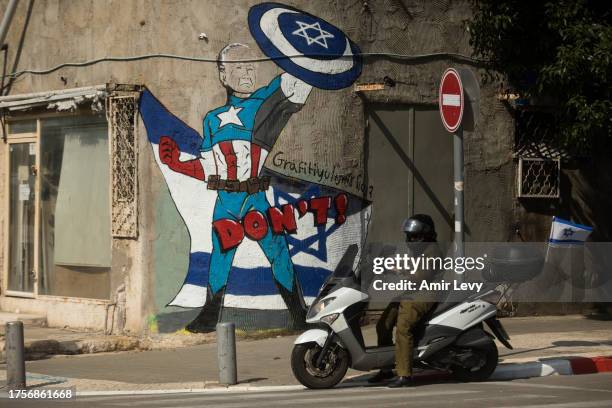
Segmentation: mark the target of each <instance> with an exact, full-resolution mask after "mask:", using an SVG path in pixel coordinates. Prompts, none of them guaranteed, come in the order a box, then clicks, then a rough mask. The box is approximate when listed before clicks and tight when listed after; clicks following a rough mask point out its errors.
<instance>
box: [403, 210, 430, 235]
mask: <svg viewBox="0 0 612 408" xmlns="http://www.w3.org/2000/svg"><path fill="white" fill-rule="evenodd" d="M402 231H404V233H405V234H406V240H407V241H426V242H434V241H435V240H436V237H437V234H436V228H435V226H434V222H433V220H432V219H431V217H430V216H429V215H427V214H415V215H413V216H412V217H410V218H407V219H405V220H404V222H403V223H402Z"/></svg>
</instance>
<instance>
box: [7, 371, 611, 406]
mask: <svg viewBox="0 0 612 408" xmlns="http://www.w3.org/2000/svg"><path fill="white" fill-rule="evenodd" d="M0 405H2V406H3V407H7V408H9V407H19V408H21V407H23V408H29V407H49V408H54V407H57V408H60V407H71V408H72V407H74V408H76V407H79V408H80V407H83V408H92V407H109V408H112V407H117V408H120V407H147V408H149V407H151V408H164V407H168V408H170V407H173V408H174V407H184V408H187V407H189V408H191V407H194V408H195V407H209V406H214V407H219V408H238V407H249V408H257V407H266V408H271V407H284V406H291V407H308V406H323V407H326V406H350V407H351V408H359V407H372V406H376V407H381V408H382V407H447V406H449V405H450V406H452V407H453V408H467V407H469V408H473V407H478V408H488V407H491V408H492V407H495V408H507V407H522V408H545V407H546V408H597V407H612V373H607V374H592V375H578V376H552V377H540V378H533V379H529V380H515V381H506V382H484V383H469V384H462V383H435V384H422V385H418V386H415V387H411V388H402V389H388V388H384V387H368V386H364V385H352V386H350V387H343V388H336V389H332V390H316V391H314V390H305V389H295V388H292V389H289V390H287V391H274V392H269V391H266V392H231V393H229V392H219V393H176V394H161V395H160V394H157V395H142V394H141V395H131V396H130V395H106V396H83V397H77V398H76V399H75V400H72V401H62V402H51V401H48V400H47V401H26V400H20V401H14V400H7V399H0Z"/></svg>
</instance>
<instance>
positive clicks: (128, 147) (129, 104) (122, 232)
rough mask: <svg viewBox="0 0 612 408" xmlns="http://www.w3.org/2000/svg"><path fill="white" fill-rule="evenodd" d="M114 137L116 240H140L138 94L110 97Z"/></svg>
mask: <svg viewBox="0 0 612 408" xmlns="http://www.w3.org/2000/svg"><path fill="white" fill-rule="evenodd" d="M107 106H108V111H107V112H108V123H109V127H110V136H111V189H112V199H111V200H112V217H111V228H112V234H113V237H115V238H133V239H136V238H138V138H137V134H136V118H137V114H138V93H135V92H126V93H122V94H119V95H112V96H109V97H108V105H107Z"/></svg>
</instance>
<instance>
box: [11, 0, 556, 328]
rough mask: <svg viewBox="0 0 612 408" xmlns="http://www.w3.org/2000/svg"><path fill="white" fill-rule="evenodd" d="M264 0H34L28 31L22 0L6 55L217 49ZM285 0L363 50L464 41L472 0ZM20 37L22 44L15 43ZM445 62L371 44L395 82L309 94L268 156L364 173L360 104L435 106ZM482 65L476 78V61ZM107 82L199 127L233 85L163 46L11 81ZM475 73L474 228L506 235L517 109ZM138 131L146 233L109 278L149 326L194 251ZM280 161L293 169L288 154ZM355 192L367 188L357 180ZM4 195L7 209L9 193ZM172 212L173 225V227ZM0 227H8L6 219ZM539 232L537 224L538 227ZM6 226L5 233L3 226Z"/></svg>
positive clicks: (431, 49) (117, 259)
mask: <svg viewBox="0 0 612 408" xmlns="http://www.w3.org/2000/svg"><path fill="white" fill-rule="evenodd" d="M257 3H258V2H257V1H242V0H209V1H206V2H203V1H201V0H165V1H156V0H131V1H125V0H114V1H96V0H82V1H78V2H75V1H69V0H36V1H35V2H33V8H32V10H31V17H30V20H29V25H28V26H27V29H26V30H25V32H24V31H23V29H24V23H25V16H26V11H27V8H28V4H29V2H28V1H22V2H20V4H19V7H18V9H17V12H16V14H15V18H14V20H13V23H12V26H11V28H10V30H9V35H8V38H7V42H8V43H9V50H8V58H9V64H8V65H9V68H10V67H12V66H13V64H14V63H15V60H16V57H17V56H19V58H18V62H17V64H16V65H15V69H16V70H21V69H26V68H30V69H32V68H33V69H42V68H48V67H53V66H55V65H57V64H61V63H65V62H74V61H85V60H89V59H94V58H100V57H103V56H136V55H145V54H150V53H167V54H178V55H188V56H197V57H210V58H215V57H216V55H217V52H218V51H219V49H221V48H222V47H223V46H224V45H226V44H227V43H228V42H244V43H247V44H249V45H251V46H253V47H256V46H255V45H254V42H253V40H252V38H251V35H250V33H249V31H248V27H247V25H246V13H247V11H248V8H249V7H250V6H252V5H254V4H257ZM287 3H288V4H290V5H293V6H296V7H298V8H301V9H304V10H306V11H310V12H313V13H314V14H317V15H319V16H320V17H323V18H325V19H327V20H328V21H330V22H333V23H334V24H335V25H337V26H339V27H341V28H342V29H343V30H344V31H345V32H346V33H347V34H348V35H349V36H350V37H351V38H352V39H353V40H354V41H355V42H357V43H358V44H359V45H360V47H361V48H362V51H364V52H390V53H402V54H410V55H413V54H426V53H435V52H450V53H460V54H466V55H469V54H470V48H469V44H468V40H469V36H468V33H467V32H466V30H465V29H464V26H463V21H464V20H465V19H467V18H469V16H470V9H469V2H468V1H450V0H448V1H444V0H436V1H425V0H422V1H411V0H376V1H367V0H366V1H349V0H332V1H328V0H314V1H305V0H304V1H287ZM6 4H7V0H2V1H0V10H1V9H4V6H5V5H6ZM201 32H204V33H206V35H207V37H208V41H204V40H199V39H198V35H199V33H201ZM23 33H25V34H24V35H22V34H23ZM20 41H22V49H21V51H20V52H18V49H17V48H18V44H19V43H20ZM449 65H453V66H466V67H468V68H473V67H470V66H468V65H464V64H460V63H457V62H455V61H449V60H443V59H439V58H434V59H430V60H426V61H420V62H418V63H403V62H402V61H400V60H395V59H388V58H368V59H367V60H366V63H365V66H364V71H363V74H362V76H361V78H360V80H359V81H360V82H381V81H382V80H383V78H384V77H385V76H388V77H390V78H392V79H393V80H395V81H396V83H397V85H396V86H395V87H394V88H387V89H385V90H384V91H380V92H369V93H366V94H364V95H362V96H358V95H356V94H355V93H354V92H352V91H351V90H348V89H347V90H343V91H339V92H324V91H321V90H317V89H315V90H314V91H313V93H312V95H311V96H310V98H311V99H310V100H309V103H308V104H307V105H306V107H305V108H304V109H303V110H302V111H300V112H299V113H297V114H296V115H295V116H294V117H293V118H292V120H291V121H290V122H289V124H288V125H287V127H286V128H285V130H284V133H283V135H282V136H281V139H280V141H279V142H278V143H277V144H276V145H275V147H274V151H273V152H272V153H271V154H270V156H269V157H272V156H274V154H275V153H276V152H279V151H283V152H284V153H285V154H286V157H287V158H289V159H292V160H296V161H297V160H309V159H312V160H316V161H317V162H318V163H320V165H322V166H325V167H328V168H331V167H333V166H336V167H337V169H338V171H339V172H341V173H351V174H353V175H358V174H360V173H362V172H363V164H364V157H363V148H362V146H363V140H364V129H365V122H364V104H366V103H370V102H400V103H407V104H417V105H428V106H435V105H436V97H437V85H438V81H439V78H440V76H441V74H442V72H443V71H444V69H445V68H446V67H448V66H449ZM258 69H259V75H258V82H259V83H258V85H264V84H265V83H267V81H269V80H270V79H271V78H272V77H273V76H274V75H275V74H277V73H278V72H279V71H278V69H277V68H276V66H275V65H274V64H273V63H271V62H265V63H261V64H260V66H259V67H258ZM473 69H474V68H473ZM476 72H477V75H478V77H479V78H481V75H482V72H481V71H479V70H476ZM107 82H116V83H132V84H146V85H147V87H149V88H150V89H151V91H152V92H153V93H154V94H155V95H156V96H157V97H159V98H160V99H161V100H162V102H163V103H164V104H165V105H166V107H167V108H168V109H169V110H170V111H171V112H174V113H177V114H178V115H179V116H180V117H181V119H183V120H184V121H185V122H186V123H187V124H188V125H189V126H191V127H193V128H195V129H197V130H201V120H202V116H203V114H204V113H205V112H207V111H208V110H209V109H211V108H213V107H216V106H220V105H222V104H223V103H224V102H225V91H224V90H223V88H222V87H221V86H220V85H219V82H218V74H217V68H216V65H215V64H214V63H203V62H190V61H180V60H173V59H160V58H156V59H148V60H142V61H132V62H102V63H98V64H95V65H91V66H87V67H78V68H77V67H69V68H63V69H60V70H58V71H56V72H53V73H51V74H48V75H24V76H22V77H20V78H19V79H18V80H16V81H15V82H14V83H13V84H12V87H11V89H10V93H11V94H18V93H29V92H37V91H48V90H55V89H66V88H74V87H80V86H87V85H94V84H102V83H107ZM481 85H482V88H481V110H480V118H479V124H478V126H477V128H476V130H475V131H474V132H471V133H466V134H465V141H466V143H465V154H466V174H465V181H466V189H465V194H466V195H465V208H466V222H467V227H468V229H469V232H470V233H469V236H468V239H470V240H473V241H486V240H490V241H495V240H502V241H505V240H507V239H509V238H511V233H512V228H511V225H512V223H513V222H514V219H515V215H514V214H515V211H518V210H516V208H515V207H516V206H517V204H516V201H515V200H514V198H513V190H514V177H515V175H514V164H513V161H512V157H511V147H512V143H513V137H514V136H513V134H514V128H513V121H512V116H511V114H510V113H509V112H508V111H507V109H506V108H505V107H504V106H503V105H502V104H501V102H499V101H498V100H497V99H496V97H495V94H496V84H482V81H481ZM449 137H450V136H449ZM139 143H140V146H141V153H140V157H141V160H140V163H139V188H140V203H139V205H140V214H139V218H140V235H139V239H138V241H130V240H121V241H115V242H114V248H113V275H112V282H111V289H112V291H113V292H114V290H116V289H117V288H118V287H119V286H120V285H121V284H122V283H125V284H126V288H127V289H126V291H127V292H126V298H127V310H128V312H127V322H126V328H127V329H128V330H131V331H136V332H138V331H142V330H146V329H147V321H146V318H147V317H148V316H151V315H152V314H154V313H156V312H157V311H158V310H159V309H160V308H162V307H163V306H164V302H165V301H167V300H168V297H169V296H171V295H172V293H175V292H176V289H177V288H178V287H180V284H181V279H182V277H183V276H184V271H185V269H184V267H185V265H184V262H185V260H184V257H185V256H186V254H188V253H189V242H188V240H186V239H184V238H177V237H178V236H179V235H180V236H181V237H185V230H184V227H183V224H182V222H181V220H180V218H179V214H178V213H177V211H176V209H175V208H174V207H173V205H172V203H171V201H170V197H169V194H168V189H167V187H166V185H165V184H164V180H163V179H162V177H161V174H160V172H159V170H158V169H157V167H156V165H155V163H153V155H152V154H150V145H149V144H148V141H147V139H146V135H145V132H144V128H143V126H142V124H140V126H139ZM5 162H6V157H5V149H0V163H5ZM277 170H278V171H279V172H282V173H285V174H287V175H291V171H290V170H289V169H287V168H277ZM2 172H4V166H2V168H1V169H0V188H1V189H2V190H0V191H6V190H5V186H4V184H5V175H4V174H3V173H2ZM449 188H450V187H449ZM352 192H354V193H359V191H358V190H353V191H352ZM0 206H2V207H0V208H1V209H2V210H5V208H4V206H5V202H4V200H3V201H2V203H1V204H0ZM2 214H4V211H2ZM534 217H536V218H538V216H534ZM541 219H542V220H543V219H544V218H541ZM5 222H6V220H5V219H1V220H0V225H2V226H4V224H5ZM539 222H540V223H543V221H539ZM172 226H178V227H176V229H174V230H172V229H171V228H170V227H172ZM0 233H1V234H3V233H4V228H2V230H1V232H0ZM536 235H537V236H538V238H540V239H541V238H543V237H541V236H540V235H541V234H540V233H538V234H536ZM4 239H6V237H3V236H2V240H4ZM0 260H2V258H0ZM2 261H3V260H2Z"/></svg>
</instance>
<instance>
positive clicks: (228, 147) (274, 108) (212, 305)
mask: <svg viewBox="0 0 612 408" xmlns="http://www.w3.org/2000/svg"><path fill="white" fill-rule="evenodd" d="M250 57H251V53H250V49H249V47H248V46H247V45H244V44H240V43H232V44H229V45H227V46H225V47H224V48H223V49H222V50H221V52H220V53H219V56H218V69H219V80H220V81H221V83H222V85H223V86H224V87H225V89H226V90H227V94H228V99H227V103H226V104H225V105H223V106H221V107H219V108H216V109H213V110H211V111H209V112H208V113H207V114H206V115H205V117H204V121H203V140H202V146H201V159H200V158H197V159H194V160H189V161H180V160H179V155H180V151H179V148H178V146H177V144H176V143H175V142H174V141H173V140H172V139H171V138H169V137H162V138H161V140H160V144H159V154H160V159H161V161H162V163H164V164H166V165H167V166H168V167H170V168H171V169H172V170H174V171H176V172H179V173H182V174H185V175H188V176H191V177H194V178H196V179H199V180H202V181H205V182H207V184H208V185H207V188H208V189H209V190H216V191H217V200H216V202H215V208H214V211H213V232H212V242H213V251H212V256H211V261H210V268H209V270H210V274H209V281H208V288H207V290H208V294H207V302H206V304H205V305H204V307H203V308H202V309H201V311H200V314H199V315H198V316H197V317H196V319H195V320H194V321H193V322H191V323H190V324H189V325H187V330H189V331H192V332H208V331H212V330H214V329H215V325H216V323H217V320H218V317H219V312H220V311H221V306H222V303H223V295H224V291H225V287H226V283H227V279H228V275H229V272H230V269H231V267H232V260H233V258H234V255H235V253H236V249H237V248H236V247H233V248H229V249H225V248H223V247H222V243H221V242H220V240H219V236H218V231H217V230H216V229H215V228H214V226H215V222H217V221H220V220H234V221H235V222H240V221H241V220H242V219H243V217H244V216H245V214H247V213H248V212H249V211H253V210H255V211H259V212H261V213H263V214H265V213H266V211H267V210H268V209H269V208H270V203H269V202H268V200H267V198H266V195H265V191H266V190H267V189H268V187H269V183H270V182H269V178H268V177H265V176H264V177H260V172H261V169H262V167H263V163H264V161H265V159H266V157H267V155H268V153H269V152H270V150H271V149H272V146H273V145H274V143H275V141H276V139H277V138H278V136H279V135H280V133H281V131H282V129H283V128H284V126H285V125H286V123H287V121H288V120H289V118H290V117H291V115H292V114H293V113H295V112H297V111H299V110H300V109H301V107H302V106H303V104H304V103H305V102H306V99H307V98H308V95H309V94H310V91H311V89H312V86H310V85H308V84H306V83H305V82H303V81H301V80H299V79H297V78H295V77H293V76H292V75H291V74H289V73H283V74H281V75H279V76H277V77H276V78H274V79H273V80H272V81H271V82H270V83H269V84H268V85H267V86H264V87H262V88H259V89H257V90H255V83H256V79H257V72H256V69H255V65H254V64H253V63H251V62H227V61H237V60H238V61H240V60H247V61H248V59H249V58H250ZM258 244H259V245H260V247H261V249H262V251H263V253H264V254H265V256H266V258H267V259H268V261H269V262H270V265H271V267H272V273H273V275H274V282H275V284H276V287H277V288H278V290H279V293H280V294H281V297H282V298H283V300H284V302H285V304H286V305H287V308H288V309H289V311H290V314H291V317H292V320H293V322H292V326H293V327H296V328H297V327H300V326H301V325H302V324H303V323H304V320H305V313H306V307H305V304H304V301H303V297H302V294H301V290H300V286H299V282H298V280H297V279H296V278H295V273H294V268H293V263H292V261H291V257H290V255H289V248H288V245H287V241H286V238H285V236H284V234H280V235H279V234H273V232H272V231H271V229H268V232H267V233H266V235H265V236H264V237H263V238H262V239H260V240H258Z"/></svg>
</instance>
